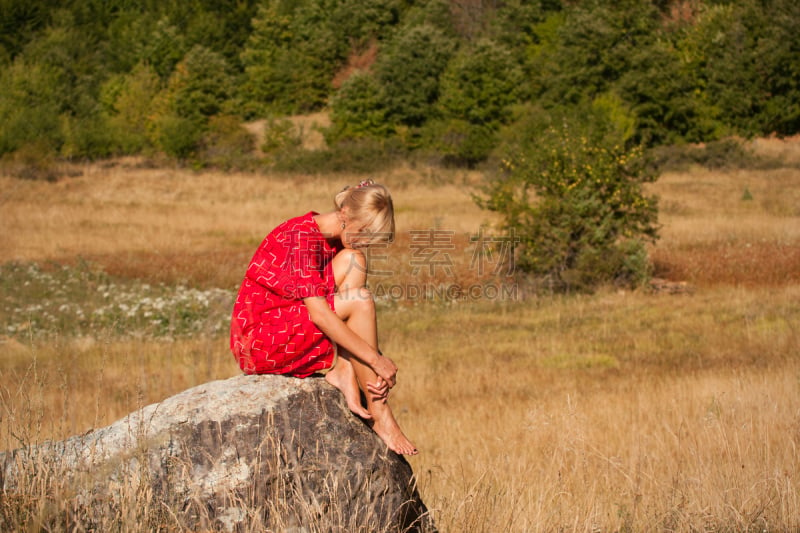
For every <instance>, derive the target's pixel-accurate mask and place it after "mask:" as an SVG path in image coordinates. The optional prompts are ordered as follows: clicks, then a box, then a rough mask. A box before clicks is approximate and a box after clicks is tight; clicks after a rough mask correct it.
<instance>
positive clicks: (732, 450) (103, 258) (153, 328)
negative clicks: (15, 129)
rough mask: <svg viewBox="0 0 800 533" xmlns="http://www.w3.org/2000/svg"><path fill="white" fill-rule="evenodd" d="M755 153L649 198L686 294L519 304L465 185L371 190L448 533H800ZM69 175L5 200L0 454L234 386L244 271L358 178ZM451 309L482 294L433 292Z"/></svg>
mask: <svg viewBox="0 0 800 533" xmlns="http://www.w3.org/2000/svg"><path fill="white" fill-rule="evenodd" d="M755 148H756V149H757V150H761V151H763V152H765V153H767V152H768V153H769V154H770V155H777V156H779V157H782V158H784V159H785V160H786V161H787V162H792V164H791V165H790V164H788V163H787V166H786V167H785V168H772V169H769V170H736V171H727V172H723V171H709V170H705V169H702V168H692V169H690V170H687V171H685V172H680V173H678V172H675V173H669V174H666V175H664V176H662V177H661V178H660V179H659V181H658V182H656V183H655V184H654V185H653V186H652V192H653V193H655V194H657V195H658V196H659V197H660V205H661V216H660V222H661V224H662V231H661V234H662V238H661V240H660V241H659V242H658V243H657V244H656V245H655V246H654V247H653V248H652V250H651V256H652V258H653V261H654V264H655V268H656V275H657V276H659V277H663V278H667V279H668V280H670V281H674V282H679V281H680V282H686V284H685V285H683V286H681V289H682V290H681V292H680V293H679V294H666V293H664V292H654V291H650V290H646V289H641V290H637V291H621V290H617V289H614V288H611V287H609V288H606V289H602V290H600V291H598V292H597V293H596V294H593V295H568V296H541V295H540V296H536V295H531V294H528V293H527V291H525V289H524V286H522V285H515V283H516V282H514V281H513V280H512V279H506V278H490V277H488V275H487V273H486V272H483V273H482V272H479V271H478V269H477V268H476V264H475V263H474V262H473V260H474V259H475V258H476V256H475V255H474V254H475V244H474V243H471V242H470V236H474V235H476V234H478V232H479V231H480V228H481V227H486V228H490V229H491V228H492V227H493V225H494V223H495V222H496V221H495V220H494V219H493V218H492V215H491V214H490V213H486V212H482V211H480V210H479V209H478V208H477V207H476V206H475V205H474V203H473V202H472V200H471V197H470V194H471V193H472V192H474V186H475V185H476V184H477V183H478V182H479V178H480V176H479V174H478V173H476V172H465V171H442V170H439V169H433V168H428V167H423V166H413V165H407V166H400V167H397V168H393V169H391V170H387V171H386V172H385V173H384V174H383V175H377V176H375V178H376V180H377V181H380V182H383V183H385V184H387V185H388V186H389V187H390V188H391V189H392V192H393V195H394V199H395V207H396V210H397V223H398V228H399V234H398V238H397V241H396V242H395V243H394V244H393V245H392V246H391V247H389V248H386V249H383V250H379V251H378V253H377V254H376V256H374V257H373V261H374V263H373V265H377V267H378V268H377V269H378V270H380V271H381V272H382V274H380V275H379V276H378V277H376V278H373V282H374V283H376V284H381V286H382V287H388V288H389V289H388V290H387V291H385V292H384V293H383V297H382V298H381V299H380V301H379V304H380V305H379V309H380V316H379V319H380V329H381V339H382V345H383V346H382V348H383V351H384V352H385V353H387V355H389V356H390V357H392V358H393V359H394V360H395V362H397V363H398V366H399V367H400V369H401V370H400V373H399V376H398V377H399V385H398V387H397V388H396V389H395V391H394V392H393V399H392V401H393V405H394V408H395V411H396V413H397V415H398V419H399V420H400V423H401V425H402V426H403V427H404V429H405V430H406V432H407V433H408V434H409V436H410V437H411V438H412V439H413V440H414V441H415V443H416V444H417V445H418V447H419V448H420V450H421V454H420V455H419V456H416V457H413V458H411V459H410V463H411V465H412V467H413V468H414V471H415V472H416V474H417V476H418V478H419V482H420V489H421V493H422V496H423V499H424V500H425V501H426V503H427V504H428V506H429V507H430V508H431V509H432V512H433V514H434V518H435V520H436V523H437V525H438V526H439V528H440V530H441V531H445V532H462V531H470V532H473V531H478V532H495V531H709V530H713V531H775V532H778V531H780V532H783V531H787V532H788V531H797V530H798V529H800V454H799V453H798V445H800V355H798V352H800V350H799V349H800V331H799V330H800V170H797V167H796V165H795V164H794V159H800V158H799V157H798V154H800V143H798V142H797V141H792V140H790V141H779V140H775V139H772V140H762V141H759V142H758V143H756V145H755ZM69 170H70V173H71V174H80V175H79V176H73V177H69V178H63V179H61V180H59V181H57V182H55V183H46V182H35V181H23V180H19V179H12V178H7V177H0V227H2V232H0V265H2V267H0V269H2V270H1V273H2V279H0V287H2V294H0V387H2V390H0V417H2V418H1V419H0V449H11V448H15V447H19V446H22V445H27V444H31V443H36V442H41V441H42V440H44V439H50V438H63V437H66V436H68V435H72V434H77V433H82V432H84V431H86V430H88V429H90V428H92V427H100V426H104V425H107V424H109V423H111V422H113V421H114V420H116V419H118V418H120V417H121V416H124V415H125V414H127V413H128V412H130V411H132V410H134V409H136V408H137V407H140V406H143V405H146V404H148V403H152V402H155V401H159V400H161V399H163V398H165V397H167V396H169V395H172V394H174V393H177V392H179V391H181V390H184V389H185V388H187V387H190V386H193V385H195V384H199V383H202V382H205V381H208V380H211V379H217V378H224V377H228V376H232V375H235V374H236V373H237V371H238V368H237V367H236V365H235V363H234V361H233V358H232V356H231V355H230V354H229V352H228V350H227V337H226V333H225V329H226V326H227V314H228V313H229V309H230V306H231V302H232V298H233V295H234V291H235V289H236V287H237V284H238V282H239V279H240V277H241V275H242V273H243V271H244V268H245V267H246V264H247V261H248V259H249V257H250V255H251V254H252V253H253V251H254V249H255V247H256V246H257V245H258V243H259V242H260V240H261V239H262V238H263V236H264V234H265V233H266V232H267V231H268V230H269V229H271V228H272V227H273V226H274V225H275V224H277V223H278V222H280V221H282V220H283V219H285V218H288V217H290V216H294V215H297V214H302V213H304V212H306V211H308V210H311V209H314V210H318V211H324V210H327V209H329V208H330V207H331V197H332V195H333V193H334V192H336V191H338V190H339V189H340V188H341V187H342V186H344V185H345V184H348V183H353V182H356V181H358V180H359V179H360V177H358V176H347V175H323V176H306V175H262V174H236V173H231V174H223V173H215V172H202V173H196V172H192V171H188V170H183V169H170V168H149V167H148V166H147V165H145V164H143V162H141V161H139V160H133V159H131V160H119V161H114V162H108V163H104V164H94V165H86V166H76V167H72V168H70V169H69ZM430 231H435V232H436V235H438V236H439V237H440V238H441V239H444V242H445V245H447V246H449V245H451V244H452V247H445V246H443V247H442V248H441V251H442V252H441V253H442V254H447V256H446V258H447V259H448V261H447V262H445V263H442V264H439V265H438V266H437V268H436V269H434V271H430V270H429V269H428V268H427V265H422V266H421V264H420V263H419V254H418V253H417V252H419V249H418V248H415V246H416V244H415V243H416V241H415V238H416V237H417V236H420V235H423V234H424V233H425V232H430ZM440 257H444V255H442V256H440ZM484 259H485V260H486V261H488V260H489V259H486V258H484ZM484 259H482V260H484ZM485 266H488V267H491V266H492V264H491V263H489V264H487V265H485ZM415 267H416V269H417V270H418V271H416V272H415ZM488 270H491V269H490V268H489V269H488ZM453 285H458V286H461V287H472V286H475V287H480V290H477V291H473V292H467V293H459V296H462V297H460V298H455V299H453V298H448V297H447V295H448V294H450V295H452V294H453V293H443V292H437V290H438V289H437V288H439V287H442V286H453ZM409 287H413V288H415V291H416V290H417V289H418V288H420V287H421V288H422V289H423V290H421V291H419V292H413V293H412V292H411V290H410V289H409ZM487 287H488V288H489V289H492V288H493V289H494V290H488V289H487ZM393 288H394V289H393ZM426 289H429V290H428V292H427V293H426V292H425V290H426ZM393 290H394V292H392V291H393ZM502 296H517V297H518V298H503V297H502ZM42 490H44V489H42ZM37 502H38V503H37ZM15 505H17V504H15V503H14V501H10V500H5V499H4V500H3V501H2V506H1V507H2V513H3V514H2V515H0V516H2V517H3V519H4V520H5V521H6V523H7V524H13V525H16V526H17V527H18V528H19V529H22V530H28V531H38V530H41V529H47V524H49V523H51V522H52V520H54V519H55V517H57V516H58V513H59V512H62V511H65V510H67V509H68V506H69V504H68V503H62V504H60V505H61V507H59V505H57V504H53V503H52V499H48V495H47V494H43V493H42V494H33V495H31V499H30V500H29V501H28V502H27V504H26V506H22V505H18V506H17V507H15ZM132 505H135V504H132ZM128 512H129V515H130V516H133V517H135V515H136V513H135V509H133V510H128ZM15 520H16V522H14V521H15ZM48 521H51V522H48ZM131 527H133V526H131ZM123 529H124V528H123Z"/></svg>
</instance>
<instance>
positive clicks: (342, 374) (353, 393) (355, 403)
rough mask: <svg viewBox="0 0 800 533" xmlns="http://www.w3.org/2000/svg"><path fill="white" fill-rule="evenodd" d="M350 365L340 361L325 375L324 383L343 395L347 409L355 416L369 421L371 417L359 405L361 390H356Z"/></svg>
mask: <svg viewBox="0 0 800 533" xmlns="http://www.w3.org/2000/svg"><path fill="white" fill-rule="evenodd" d="M348 366H350V363H347V362H344V361H342V360H341V359H340V360H339V361H338V363H337V364H336V366H335V367H333V368H332V369H331V370H330V372H328V373H327V374H325V381H327V382H328V383H330V384H331V385H333V386H334V387H336V388H337V389H339V390H340V391H341V392H342V394H343V395H344V399H345V401H346V402H347V407H348V408H349V409H350V410H351V411H353V412H354V413H355V414H357V415H358V416H360V417H361V418H364V419H366V420H371V419H372V415H371V414H370V413H369V411H367V410H366V409H365V408H364V406H363V405H361V390H360V389H359V388H358V382H356V375H355V372H353V367H352V366H350V368H349V370H350V371H349V372H348V368H347V367H348Z"/></svg>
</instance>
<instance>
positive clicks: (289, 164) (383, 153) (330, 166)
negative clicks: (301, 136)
mask: <svg viewBox="0 0 800 533" xmlns="http://www.w3.org/2000/svg"><path fill="white" fill-rule="evenodd" d="M401 154H402V150H401V149H400V148H399V147H398V146H396V145H395V144H393V143H391V142H390V141H386V142H381V141H376V140H370V139H360V140H357V141H343V142H339V143H337V144H335V145H333V146H332V147H331V148H329V149H328V150H303V149H290V150H286V151H282V152H277V153H276V154H275V156H274V157H275V159H274V163H273V168H274V170H277V171H281V172H302V173H309V174H322V173H327V172H353V173H357V174H371V173H374V172H379V171H385V170H386V169H387V168H388V167H391V166H392V165H394V164H395V162H396V160H397V159H398V157H399V156H400V155H401Z"/></svg>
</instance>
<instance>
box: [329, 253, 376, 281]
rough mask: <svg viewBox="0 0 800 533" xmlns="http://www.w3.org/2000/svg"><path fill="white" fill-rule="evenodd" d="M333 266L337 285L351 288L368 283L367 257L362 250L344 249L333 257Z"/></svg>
mask: <svg viewBox="0 0 800 533" xmlns="http://www.w3.org/2000/svg"><path fill="white" fill-rule="evenodd" d="M332 266H333V276H334V278H335V279H336V286H337V287H341V288H343V289H348V290H349V289H356V288H363V287H364V285H366V283H367V259H366V257H364V254H363V253H362V252H361V251H360V250H352V249H344V250H342V251H341V252H339V253H338V254H336V257H334V258H333V264H332Z"/></svg>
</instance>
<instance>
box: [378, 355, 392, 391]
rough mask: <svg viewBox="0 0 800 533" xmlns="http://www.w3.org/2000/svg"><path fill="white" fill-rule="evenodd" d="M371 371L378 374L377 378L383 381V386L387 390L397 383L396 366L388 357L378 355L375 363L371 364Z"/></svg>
mask: <svg viewBox="0 0 800 533" xmlns="http://www.w3.org/2000/svg"><path fill="white" fill-rule="evenodd" d="M372 370H374V371H375V373H376V374H378V378H379V379H381V380H382V381H384V385H385V386H386V387H388V388H389V389H391V388H392V387H394V386H395V384H396V383H397V366H396V365H395V364H394V362H393V361H392V360H391V359H389V358H388V357H386V356H384V355H379V356H378V358H377V359H376V360H375V363H373V364H372ZM387 394H388V391H387Z"/></svg>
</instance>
